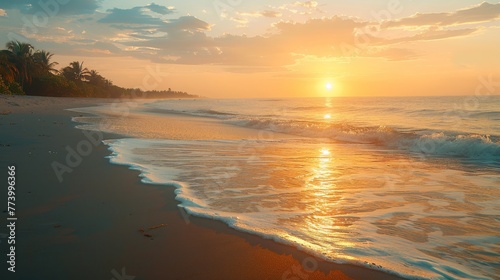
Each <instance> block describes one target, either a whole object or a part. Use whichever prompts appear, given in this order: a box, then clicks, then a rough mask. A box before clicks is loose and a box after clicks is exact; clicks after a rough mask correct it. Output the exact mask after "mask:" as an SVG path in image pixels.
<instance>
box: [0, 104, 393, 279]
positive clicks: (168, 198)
mask: <svg viewBox="0 0 500 280" xmlns="http://www.w3.org/2000/svg"><path fill="white" fill-rule="evenodd" d="M103 102H112V101H111V100H104V99H73V98H42V97H6V96H1V97H0V135H1V136H0V151H1V154H2V156H1V158H0V162H1V166H2V176H1V178H2V181H3V182H5V181H6V176H7V166H9V165H14V166H16V171H17V173H16V182H17V183H16V185H17V189H16V194H15V196H16V216H17V218H18V220H17V224H16V230H15V232H16V244H15V245H16V246H15V247H16V250H15V255H16V265H15V268H16V272H15V273H12V272H9V271H7V269H6V267H5V266H6V265H5V263H6V254H7V253H8V246H7V243H6V240H7V239H6V238H2V239H1V244H0V248H1V250H0V251H1V257H0V260H1V262H2V263H3V264H4V265H3V268H2V271H1V272H0V275H1V276H0V278H1V279H136V280H139V279H152V280H154V279H337V280H343V279H389V280H390V279H400V278H398V277H395V276H392V275H388V274H385V273H382V272H379V271H375V270H370V269H366V268H361V267H356V266H352V265H337V264H333V263H327V262H324V261H321V260H319V259H317V258H314V257H312V256H310V255H308V254H306V253H303V252H301V251H299V250H297V249H296V248H293V247H290V246H286V245H282V244H278V243H275V242H274V241H272V240H267V239H263V238H260V237H258V236H254V235H251V234H246V233H242V232H239V231H236V230H234V229H231V228H229V227H228V226H227V225H226V224H224V223H222V222H218V221H214V220H209V219H204V218H197V217H193V216H189V215H187V214H185V213H184V212H182V211H180V210H179V209H178V207H177V205H178V202H177V201H176V200H175V199H174V188H173V187H166V186H155V185H146V184H143V183H141V182H140V178H139V177H138V174H139V173H138V172H137V171H133V170H128V168H127V167H125V166H117V165H112V164H110V163H109V160H108V159H107V158H105V157H106V156H107V155H109V154H110V151H108V150H107V147H106V146H105V145H103V144H101V143H99V144H97V145H96V146H92V149H91V151H90V152H89V154H88V155H85V156H82V159H81V162H80V163H79V164H78V165H77V166H76V167H74V168H71V169H72V170H71V172H67V173H64V175H63V176H62V178H63V180H62V182H60V181H59V179H58V177H57V176H56V174H55V172H54V169H53V162H61V163H63V162H65V161H66V157H67V155H68V150H67V149H68V147H70V148H73V149H77V147H78V144H79V143H81V141H85V140H86V139H87V136H86V135H85V134H84V133H82V130H78V129H75V125H77V124H76V123H74V122H72V120H71V118H72V117H75V116H80V114H79V113H76V112H73V111H68V110H64V109H68V108H77V107H85V106H90V105H95V104H99V103H103ZM181 125H182V126H184V125H185V123H182V124H181ZM172 129H175V127H173V128H172ZM119 137H120V136H118V135H112V134H104V138H105V139H113V138H119ZM2 189H3V191H2V193H1V194H0V198H1V201H2V220H3V221H5V218H6V217H7V212H6V210H7V209H6V208H7V205H6V204H7V199H6V196H7V191H6V186H5V185H4V187H3V188H2ZM6 231H7V229H6V228H5V227H4V226H3V227H2V229H1V230H0V234H3V235H2V237H6V234H7V232H6ZM120 277H122V278H120Z"/></svg>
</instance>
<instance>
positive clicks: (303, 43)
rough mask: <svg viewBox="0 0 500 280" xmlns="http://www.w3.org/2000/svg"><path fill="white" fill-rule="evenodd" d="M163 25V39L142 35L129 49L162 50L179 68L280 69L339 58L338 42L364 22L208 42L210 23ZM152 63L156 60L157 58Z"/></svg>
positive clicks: (336, 21)
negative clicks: (304, 59)
mask: <svg viewBox="0 0 500 280" xmlns="http://www.w3.org/2000/svg"><path fill="white" fill-rule="evenodd" d="M166 24H167V26H168V29H165V30H166V32H167V35H165V36H161V37H154V36H141V37H140V39H141V41H139V42H129V43H128V45H129V46H136V47H138V46H140V47H153V48H157V49H160V51H159V52H158V53H159V54H160V53H168V54H169V55H171V56H174V57H176V61H175V63H180V64H220V65H234V66H236V65H245V66H270V67H278V66H283V65H289V64H293V63H294V61H295V59H296V58H297V57H299V56H301V55H304V54H310V55H317V56H332V55H342V53H341V51H340V50H339V49H338V48H336V47H338V46H339V45H340V44H342V43H350V44H353V42H354V29H355V28H357V27H361V26H363V24H364V23H361V22H357V21H355V20H353V19H345V18H339V17H333V18H330V19H314V20H309V21H307V22H305V23H292V22H280V23H277V24H275V29H276V32H275V33H272V34H267V35H265V36H253V37H247V36H245V35H224V36H221V37H209V36H207V35H206V34H205V32H204V31H205V30H208V28H209V25H208V23H206V22H203V21H201V20H198V19H196V18H193V17H181V18H179V19H177V20H175V21H171V22H169V23H166ZM186 28H187V29H186ZM311 30H315V32H311ZM151 59H155V60H156V59H158V56H157V55H156V56H152V57H151Z"/></svg>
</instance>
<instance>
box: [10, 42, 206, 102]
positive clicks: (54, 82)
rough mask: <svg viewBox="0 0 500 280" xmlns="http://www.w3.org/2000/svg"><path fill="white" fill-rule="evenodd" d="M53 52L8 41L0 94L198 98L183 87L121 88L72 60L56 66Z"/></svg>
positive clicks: (81, 63)
mask: <svg viewBox="0 0 500 280" xmlns="http://www.w3.org/2000/svg"><path fill="white" fill-rule="evenodd" d="M53 55H54V54H52V53H50V52H47V51H44V50H35V48H34V47H33V46H32V45H31V44H28V43H23V42H19V41H10V42H8V43H7V44H6V49H5V50H0V94H6V95H33V96H56V97H92V98H146V99H147V98H151V99H162V98H198V97H199V96H197V95H192V94H188V93H187V92H183V91H175V90H172V89H170V88H169V89H168V90H148V91H144V90H141V89H138V88H135V89H133V88H122V87H120V86H117V85H114V84H113V82H112V81H110V80H109V79H106V78H105V77H103V76H102V75H100V74H99V73H98V72H97V71H96V70H89V69H88V68H86V67H84V65H83V62H79V61H73V62H71V63H70V65H69V66H66V67H64V68H61V69H60V70H57V69H56V68H55V67H56V66H57V65H58V63H57V62H54V61H52V56H53Z"/></svg>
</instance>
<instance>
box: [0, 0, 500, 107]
mask: <svg viewBox="0 0 500 280" xmlns="http://www.w3.org/2000/svg"><path fill="white" fill-rule="evenodd" d="M199 2H203V3H199ZM341 2H347V1H272V4H269V3H270V2H269V1H246V0H215V1H158V3H150V2H148V1H134V3H133V4H132V3H123V1H111V0H108V1H98V0H86V1H66V0H64V1H63V0H52V1H47V2H43V1H41V2H40V1H34V0H21V1H6V0H0V24H1V27H0V38H3V41H0V43H2V44H5V43H6V42H7V41H8V40H12V39H19V40H21V39H22V40H23V41H28V42H29V43H31V44H33V45H34V46H35V48H39V49H45V50H47V51H50V52H52V53H55V56H54V59H55V60H56V61H57V62H59V64H60V66H61V67H64V66H66V65H67V64H69V62H71V61H74V60H78V61H84V66H86V67H88V68H89V69H95V70H97V71H98V72H99V73H101V74H102V75H103V76H105V77H106V78H109V79H110V80H112V81H113V82H114V83H115V84H117V85H120V86H124V87H134V88H137V87H138V88H143V89H156V90H162V89H168V88H172V89H174V90H182V91H187V92H189V93H192V94H198V95H202V96H208V97H281V96H283V97H284V96H287V97H298V96H358V95H361V96H386V95H396V96H407V95H464V94H474V90H475V89H476V87H477V86H478V84H479V83H480V81H479V79H480V77H485V76H489V75H491V76H493V77H498V78H496V80H500V70H499V69H500V68H499V67H498V65H500V56H499V54H500V51H499V48H498V46H500V30H499V27H500V26H499V21H498V19H499V18H500V3H498V2H481V1H468V0H459V1H439V3H435V2H436V1H411V0H385V1H384V0H376V1H362V0H355V1H349V3H341ZM40 3H46V4H45V5H41V4H40ZM49 3H51V4H50V5H49ZM327 84H330V85H331V88H330V87H328V88H327V86H326V85H327Z"/></svg>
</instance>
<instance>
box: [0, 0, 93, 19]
mask: <svg viewBox="0 0 500 280" xmlns="http://www.w3.org/2000/svg"><path fill="white" fill-rule="evenodd" d="M47 2H48V1H40V0H16V1H13V0H0V7H2V8H3V9H6V10H9V9H14V10H19V11H21V12H23V13H26V14H35V13H37V12H42V13H47V11H50V13H54V14H62V15H79V14H92V13H94V12H95V11H96V9H97V8H99V6H100V4H101V2H102V0H78V1H76V0H73V1H60V2H62V3H64V4H59V1H55V3H56V4H57V5H56V7H57V8H55V7H54V6H55V5H49V6H47V5H45V3H47ZM65 2H66V3H65ZM49 15H50V16H53V15H52V14H49Z"/></svg>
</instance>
